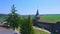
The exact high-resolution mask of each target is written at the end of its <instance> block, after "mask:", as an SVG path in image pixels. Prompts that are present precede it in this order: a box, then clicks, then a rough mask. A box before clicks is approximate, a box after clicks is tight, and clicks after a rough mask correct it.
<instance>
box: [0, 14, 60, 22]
mask: <svg viewBox="0 0 60 34" xmlns="http://www.w3.org/2000/svg"><path fill="white" fill-rule="evenodd" d="M7 16H8V15H7V14H0V19H1V18H4V17H7ZM27 16H28V15H21V17H25V18H27ZM31 17H32V18H34V15H31ZM40 20H49V21H53V22H57V21H60V14H45V15H40Z"/></svg>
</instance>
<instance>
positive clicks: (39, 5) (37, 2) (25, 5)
mask: <svg viewBox="0 0 60 34" xmlns="http://www.w3.org/2000/svg"><path fill="white" fill-rule="evenodd" d="M13 4H14V5H15V7H16V10H18V11H17V12H16V13H18V14H21V15H35V14H36V12H37V9H38V11H39V14H60V0H0V14H8V13H10V12H11V6H12V5H13Z"/></svg>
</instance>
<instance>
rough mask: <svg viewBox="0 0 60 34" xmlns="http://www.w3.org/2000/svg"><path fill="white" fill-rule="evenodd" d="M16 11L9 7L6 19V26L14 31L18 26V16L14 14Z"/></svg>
mask: <svg viewBox="0 0 60 34" xmlns="http://www.w3.org/2000/svg"><path fill="white" fill-rule="evenodd" d="M16 11H17V10H15V6H14V5H13V6H12V7H11V13H10V14H9V16H8V19H7V24H8V25H9V26H10V27H11V28H13V30H15V29H16V28H18V26H19V22H18V21H19V18H20V17H19V16H18V14H17V13H16Z"/></svg>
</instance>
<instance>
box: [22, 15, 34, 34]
mask: <svg viewBox="0 0 60 34" xmlns="http://www.w3.org/2000/svg"><path fill="white" fill-rule="evenodd" d="M33 33H34V31H33V27H32V19H31V17H30V16H28V18H27V19H26V18H24V19H23V20H22V25H21V34H33Z"/></svg>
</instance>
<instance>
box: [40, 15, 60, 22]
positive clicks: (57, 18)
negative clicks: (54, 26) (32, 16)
mask: <svg viewBox="0 0 60 34" xmlns="http://www.w3.org/2000/svg"><path fill="white" fill-rule="evenodd" d="M40 20H48V21H53V22H57V21H60V15H43V16H41V18H40Z"/></svg>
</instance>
